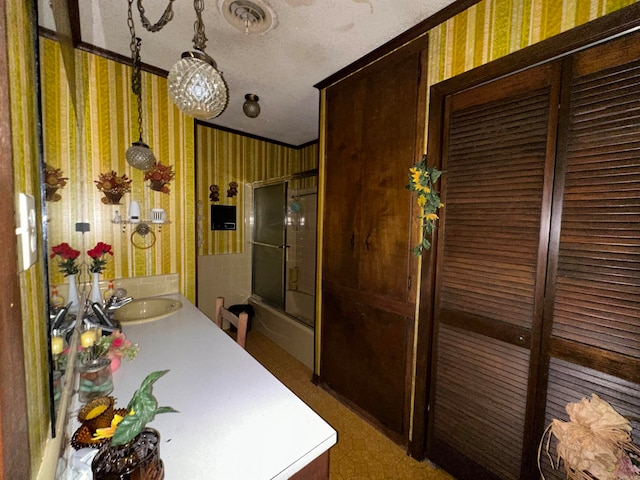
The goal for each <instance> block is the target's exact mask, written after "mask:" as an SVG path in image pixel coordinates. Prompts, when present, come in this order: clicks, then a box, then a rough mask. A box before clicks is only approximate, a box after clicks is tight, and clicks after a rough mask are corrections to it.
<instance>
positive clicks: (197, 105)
mask: <svg viewBox="0 0 640 480" xmlns="http://www.w3.org/2000/svg"><path fill="white" fill-rule="evenodd" d="M193 6H194V9H195V11H196V16H197V21H196V22H195V26H194V29H195V35H194V37H193V46H194V47H195V50H192V51H188V52H184V53H183V54H182V58H181V59H180V60H179V61H178V63H176V64H175V65H174V66H173V67H172V68H171V70H170V71H169V75H168V77H167V80H168V84H169V96H170V97H171V99H172V100H173V102H174V103H175V104H176V106H177V107H178V108H179V109H180V110H182V111H183V112H184V113H186V114H187V115H189V116H191V117H194V118H197V119H200V120H208V119H211V118H215V117H217V116H218V115H220V114H221V113H222V112H223V111H224V109H225V108H226V107H227V102H228V93H227V84H226V83H225V81H224V78H222V74H221V73H220V72H219V71H218V70H217V66H216V62H215V61H214V60H213V58H211V57H210V56H209V55H207V54H206V53H205V52H204V48H205V43H206V41H207V37H206V36H205V33H204V23H203V22H202V10H203V9H204V0H194V2H193Z"/></svg>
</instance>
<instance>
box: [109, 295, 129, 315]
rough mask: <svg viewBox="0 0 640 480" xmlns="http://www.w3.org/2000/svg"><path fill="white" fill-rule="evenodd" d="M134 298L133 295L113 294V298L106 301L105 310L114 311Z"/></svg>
mask: <svg viewBox="0 0 640 480" xmlns="http://www.w3.org/2000/svg"><path fill="white" fill-rule="evenodd" d="M132 300H133V297H117V296H116V295H112V296H111V298H109V300H107V301H106V302H105V304H104V310H105V311H106V312H113V311H114V310H117V309H118V308H120V307H122V306H123V305H126V304H127V303H129V302H131V301H132Z"/></svg>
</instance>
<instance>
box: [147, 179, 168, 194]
mask: <svg viewBox="0 0 640 480" xmlns="http://www.w3.org/2000/svg"><path fill="white" fill-rule="evenodd" d="M164 183H165V182H163V181H162V180H151V182H149V188H150V189H151V190H155V191H156V192H161V191H162V187H164Z"/></svg>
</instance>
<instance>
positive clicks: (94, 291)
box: [91, 272, 102, 305]
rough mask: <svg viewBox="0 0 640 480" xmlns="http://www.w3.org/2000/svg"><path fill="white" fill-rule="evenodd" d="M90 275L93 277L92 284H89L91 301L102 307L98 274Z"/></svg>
mask: <svg viewBox="0 0 640 480" xmlns="http://www.w3.org/2000/svg"><path fill="white" fill-rule="evenodd" d="M91 274H92V275H93V282H92V284H91V301H92V302H93V303H99V304H100V305H102V295H101V294H100V274H99V273H98V272H91Z"/></svg>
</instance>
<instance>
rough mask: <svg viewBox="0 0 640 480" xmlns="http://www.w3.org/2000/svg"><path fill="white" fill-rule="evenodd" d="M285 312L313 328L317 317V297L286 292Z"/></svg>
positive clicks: (293, 291)
mask: <svg viewBox="0 0 640 480" xmlns="http://www.w3.org/2000/svg"><path fill="white" fill-rule="evenodd" d="M284 305H285V307H286V308H285V310H286V312H287V313H288V314H289V315H291V316H292V317H296V318H297V319H298V320H300V321H301V322H302V323H305V324H307V325H308V326H309V327H310V328H313V325H314V321H313V319H314V318H315V315H316V297H315V296H314V295H310V294H308V293H304V292H300V291H298V290H287V291H286V292H285V303H284Z"/></svg>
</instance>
